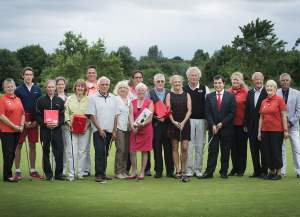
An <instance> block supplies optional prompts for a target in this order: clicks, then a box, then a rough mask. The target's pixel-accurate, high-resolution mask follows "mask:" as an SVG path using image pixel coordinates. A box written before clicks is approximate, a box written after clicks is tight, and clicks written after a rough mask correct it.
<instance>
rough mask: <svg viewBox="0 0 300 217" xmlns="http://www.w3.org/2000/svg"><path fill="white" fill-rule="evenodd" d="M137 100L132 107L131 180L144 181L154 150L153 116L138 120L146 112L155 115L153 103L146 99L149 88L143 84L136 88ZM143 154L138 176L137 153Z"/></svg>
mask: <svg viewBox="0 0 300 217" xmlns="http://www.w3.org/2000/svg"><path fill="white" fill-rule="evenodd" d="M135 89H136V92H137V99H134V100H133V101H132V102H131V105H130V112H129V113H130V114H129V119H130V127H131V132H130V148H129V150H130V160H131V165H132V174H131V176H129V177H128V178H129V179H135V178H137V179H139V180H143V179H144V175H145V168H146V164H147V160H148V152H150V151H151V150H152V138H153V129H152V114H151V115H150V116H149V117H148V118H146V119H145V120H143V121H141V123H137V121H136V120H137V118H138V117H139V115H140V114H141V113H142V112H143V111H144V110H145V109H148V110H150V111H151V112H152V113H153V103H152V101H151V100H150V99H148V98H145V92H146V90H147V86H146V85H145V84H143V83H139V84H138V85H137V86H136V87H135ZM138 151H140V152H142V168H141V171H140V175H139V176H137V163H136V152H138Z"/></svg>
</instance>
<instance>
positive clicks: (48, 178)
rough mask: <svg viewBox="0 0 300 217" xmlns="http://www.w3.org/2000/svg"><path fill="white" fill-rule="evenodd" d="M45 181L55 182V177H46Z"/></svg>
mask: <svg viewBox="0 0 300 217" xmlns="http://www.w3.org/2000/svg"><path fill="white" fill-rule="evenodd" d="M45 180H46V181H52V180H53V177H52V176H46V178H45Z"/></svg>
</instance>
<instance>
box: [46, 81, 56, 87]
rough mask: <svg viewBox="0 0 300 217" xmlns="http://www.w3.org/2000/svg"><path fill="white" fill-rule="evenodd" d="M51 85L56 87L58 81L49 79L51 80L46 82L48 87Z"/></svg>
mask: <svg viewBox="0 0 300 217" xmlns="http://www.w3.org/2000/svg"><path fill="white" fill-rule="evenodd" d="M49 83H53V84H54V86H56V81H55V80H53V79H49V80H47V81H46V87H47V86H48V84H49Z"/></svg>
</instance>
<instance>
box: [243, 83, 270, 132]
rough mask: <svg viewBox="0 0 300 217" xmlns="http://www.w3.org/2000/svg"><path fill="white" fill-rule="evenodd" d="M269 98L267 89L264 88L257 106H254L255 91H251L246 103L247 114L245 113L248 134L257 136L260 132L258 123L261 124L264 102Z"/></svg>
mask: <svg viewBox="0 0 300 217" xmlns="http://www.w3.org/2000/svg"><path fill="white" fill-rule="evenodd" d="M267 96H268V94H267V91H266V88H265V87H263V89H262V90H261V93H260V95H259V98H258V100H257V103H256V106H254V89H251V90H249V92H248V96H247V101H246V113H245V121H244V126H245V127H247V129H248V133H250V134H252V132H255V133H256V134H257V131H258V122H259V116H260V114H259V110H260V106H261V103H262V101H263V100H264V99H265V98H266V97H267Z"/></svg>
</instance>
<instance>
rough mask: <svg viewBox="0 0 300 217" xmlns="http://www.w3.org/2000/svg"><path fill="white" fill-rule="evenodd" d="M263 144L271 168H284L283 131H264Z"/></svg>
mask: <svg viewBox="0 0 300 217" xmlns="http://www.w3.org/2000/svg"><path fill="white" fill-rule="evenodd" d="M261 141H262V145H263V146H264V150H265V153H266V163H267V167H268V168H269V169H270V170H274V169H277V170H279V169H281V168H282V143H283V132H262V135H261Z"/></svg>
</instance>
